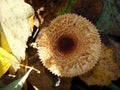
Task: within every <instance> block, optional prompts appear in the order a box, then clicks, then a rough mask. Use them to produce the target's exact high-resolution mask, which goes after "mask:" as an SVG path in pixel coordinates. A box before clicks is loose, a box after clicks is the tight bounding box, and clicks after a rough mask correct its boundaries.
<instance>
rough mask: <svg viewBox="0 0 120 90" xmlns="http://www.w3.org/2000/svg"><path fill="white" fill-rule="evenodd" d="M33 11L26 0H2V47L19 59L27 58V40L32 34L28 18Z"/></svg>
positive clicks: (0, 12) (0, 21)
mask: <svg viewBox="0 0 120 90" xmlns="http://www.w3.org/2000/svg"><path fill="white" fill-rule="evenodd" d="M13 2H14V3H13ZM33 13H34V10H33V9H32V7H31V6H30V5H28V4H26V3H25V2H24V0H15V1H14V0H0V24H1V28H0V32H1V33H0V34H1V47H3V48H4V49H5V50H7V51H8V52H9V53H11V52H12V53H13V54H14V55H15V56H16V57H17V59H18V60H19V61H20V60H21V59H22V60H24V59H25V50H26V48H27V46H26V42H27V40H28V37H29V36H30V35H31V32H30V25H29V23H28V18H29V16H31V15H33Z"/></svg>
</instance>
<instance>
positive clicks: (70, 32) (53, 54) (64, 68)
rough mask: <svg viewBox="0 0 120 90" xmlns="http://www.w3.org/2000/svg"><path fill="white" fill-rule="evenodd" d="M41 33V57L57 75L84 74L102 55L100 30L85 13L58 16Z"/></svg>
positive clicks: (39, 43)
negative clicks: (85, 16)
mask: <svg viewBox="0 0 120 90" xmlns="http://www.w3.org/2000/svg"><path fill="white" fill-rule="evenodd" d="M39 35H40V38H39V39H38V40H37V43H38V46H39V50H38V53H39V57H40V59H41V61H42V63H43V65H44V66H45V67H46V68H47V69H48V70H50V71H51V72H52V73H53V74H55V75H58V76H61V77H73V76H77V75H81V74H83V73H85V72H87V71H89V70H90V69H92V68H93V67H94V66H95V64H96V63H97V61H98V58H99V56H100V50H101V41H100V36H99V33H98V30H97V29H96V27H95V26H94V25H93V24H92V23H91V22H89V21H88V20H87V19H86V18H84V17H82V16H78V15H75V14H65V15H61V16H58V17H57V18H55V19H54V20H53V21H52V22H51V23H50V25H49V26H48V27H46V28H44V29H42V30H41V32H40V33H39Z"/></svg>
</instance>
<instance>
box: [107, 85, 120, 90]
mask: <svg viewBox="0 0 120 90" xmlns="http://www.w3.org/2000/svg"><path fill="white" fill-rule="evenodd" d="M108 87H109V88H110V89H111V90H120V88H119V87H117V86H116V85H114V84H113V83H111V84H110V85H109V86H108Z"/></svg>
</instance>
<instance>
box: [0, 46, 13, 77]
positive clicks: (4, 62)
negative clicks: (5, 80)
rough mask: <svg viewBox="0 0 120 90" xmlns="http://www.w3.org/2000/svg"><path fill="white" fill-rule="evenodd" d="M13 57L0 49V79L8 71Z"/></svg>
mask: <svg viewBox="0 0 120 90" xmlns="http://www.w3.org/2000/svg"><path fill="white" fill-rule="evenodd" d="M12 58H13V56H12V55H11V54H9V53H8V52H7V51H5V50H4V49H3V48H1V47H0V77H1V76H2V75H3V74H4V73H5V72H6V71H7V70H8V69H9V67H10V66H11V63H12Z"/></svg>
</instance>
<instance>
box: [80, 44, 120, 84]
mask: <svg viewBox="0 0 120 90" xmlns="http://www.w3.org/2000/svg"><path fill="white" fill-rule="evenodd" d="M118 77H120V67H119V65H118V63H117V62H116V60H115V58H114V55H113V51H112V49H111V48H109V47H107V46H105V45H104V44H102V51H101V56H100V59H99V62H98V63H97V65H96V66H95V67H94V68H93V69H92V70H91V71H90V72H88V73H86V74H84V75H83V76H80V78H81V79H82V80H83V81H85V82H86V83H87V84H88V85H89V86H91V85H109V84H110V83H111V81H112V80H116V79H117V78H118Z"/></svg>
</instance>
